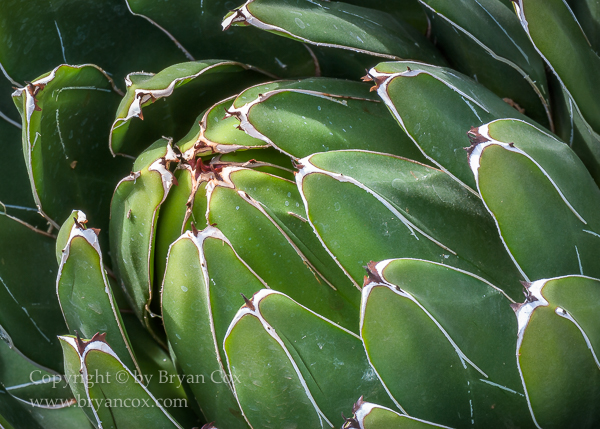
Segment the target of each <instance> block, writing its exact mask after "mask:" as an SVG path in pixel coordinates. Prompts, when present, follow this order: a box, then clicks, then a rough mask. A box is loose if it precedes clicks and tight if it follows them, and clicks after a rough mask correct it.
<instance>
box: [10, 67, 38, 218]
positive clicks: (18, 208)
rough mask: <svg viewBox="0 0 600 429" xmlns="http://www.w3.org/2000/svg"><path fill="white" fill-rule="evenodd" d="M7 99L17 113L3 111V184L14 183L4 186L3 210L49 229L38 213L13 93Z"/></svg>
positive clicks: (11, 110)
mask: <svg viewBox="0 0 600 429" xmlns="http://www.w3.org/2000/svg"><path fill="white" fill-rule="evenodd" d="M1 80H2V77H1V76H0V81H1ZM5 101H8V103H10V104H9V105H8V107H10V108H11V109H10V113H14V115H11V116H16V118H14V119H13V118H12V117H9V116H8V115H5V111H0V150H2V157H1V158H0V183H7V184H8V183H10V186H2V187H0V211H2V212H4V213H6V214H8V215H11V216H15V217H17V218H19V219H21V220H23V221H26V222H28V223H30V224H32V225H34V226H36V227H39V228H46V221H45V219H44V218H43V217H42V216H40V215H39V214H38V213H37V207H36V206H35V201H34V200H33V196H32V195H31V185H30V183H29V176H28V174H27V168H26V167H25V163H24V162H23V145H22V144H21V122H20V120H19V114H18V113H17V111H16V110H15V109H14V107H13V106H14V103H13V102H12V99H11V98H10V96H9V97H7V99H6V100H5ZM8 103H7V104H8ZM13 111H14V112H13ZM6 113H8V109H7V112H6ZM5 116H6V117H5Z"/></svg>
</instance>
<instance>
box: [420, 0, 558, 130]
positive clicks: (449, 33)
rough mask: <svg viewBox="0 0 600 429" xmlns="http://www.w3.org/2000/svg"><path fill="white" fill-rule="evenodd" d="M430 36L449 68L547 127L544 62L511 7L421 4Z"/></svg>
mask: <svg viewBox="0 0 600 429" xmlns="http://www.w3.org/2000/svg"><path fill="white" fill-rule="evenodd" d="M421 4H422V5H423V6H424V7H425V9H426V11H427V13H428V17H429V19H430V22H431V37H432V38H433V40H435V42H436V47H437V48H438V49H440V50H441V51H442V52H443V53H444V54H445V55H446V58H448V60H449V62H450V63H451V64H452V66H453V67H454V68H455V69H457V70H458V71H460V72H461V73H464V74H466V75H468V76H471V77H472V78H473V79H475V80H476V81H477V82H479V83H481V84H482V85H484V86H485V87H486V88H488V89H490V90H492V91H493V92H494V93H495V94H496V95H498V96H499V97H500V98H506V99H509V100H511V101H512V102H514V103H516V104H517V105H518V106H520V107H521V108H522V109H524V110H525V114H526V115H528V116H530V117H531V118H533V119H534V120H536V121H538V122H539V123H540V124H543V125H545V126H549V124H550V122H551V120H552V118H551V117H550V99H549V97H550V94H549V92H548V85H547V83H546V75H545V71H544V63H543V61H542V59H541V58H540V56H539V55H538V53H537V52H536V51H535V48H534V47H533V45H532V44H531V42H530V41H529V39H528V38H527V34H526V33H525V31H523V28H522V27H521V25H520V23H519V19H518V18H517V17H516V16H515V13H514V11H513V10H512V6H510V7H506V5H505V4H503V3H502V2H501V1H500V0H461V1H455V2H448V1H443V0H421Z"/></svg>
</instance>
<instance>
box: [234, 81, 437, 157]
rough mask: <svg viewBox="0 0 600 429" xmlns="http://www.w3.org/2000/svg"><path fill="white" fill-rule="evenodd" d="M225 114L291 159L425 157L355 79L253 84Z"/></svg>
mask: <svg viewBox="0 0 600 429" xmlns="http://www.w3.org/2000/svg"><path fill="white" fill-rule="evenodd" d="M227 112H228V114H229V115H234V116H236V117H237V118H238V119H239V121H240V124H239V125H240V127H241V128H242V130H244V131H245V132H246V133H248V134H249V135H250V136H252V137H255V138H257V139H260V140H262V141H264V142H265V143H267V144H269V145H271V146H274V147H276V148H277V149H279V150H280V151H282V152H283V153H286V154H288V155H290V156H292V157H296V158H302V157H304V156H307V155H310V154H312V153H315V152H326V151H330V150H339V149H364V150H373V151H377V152H385V153H392V154H395V155H400V156H404V157H407V158H411V159H416V160H418V161H426V160H425V158H423V156H422V155H421V154H420V153H419V151H418V149H417V148H416V147H415V146H414V144H413V143H412V142H411V140H410V139H409V138H408V136H407V135H406V134H405V133H404V132H403V131H402V130H401V129H399V128H398V126H397V124H396V122H395V121H394V119H393V118H392V117H391V116H390V114H389V112H388V111H387V109H386V107H385V105H384V104H383V103H381V101H380V100H379V98H378V97H377V96H376V95H375V94H371V93H369V87H368V85H366V84H362V83H359V82H349V81H344V80H337V79H328V78H312V79H304V80H298V81H283V82H273V83H268V84H264V85H257V86H255V87H252V88H249V89H247V90H246V91H244V92H242V93H241V94H240V95H239V96H238V97H237V98H236V99H235V101H234V102H233V105H232V107H231V108H230V109H228V111H227ZM291 135H293V136H294V138H290V136H291Z"/></svg>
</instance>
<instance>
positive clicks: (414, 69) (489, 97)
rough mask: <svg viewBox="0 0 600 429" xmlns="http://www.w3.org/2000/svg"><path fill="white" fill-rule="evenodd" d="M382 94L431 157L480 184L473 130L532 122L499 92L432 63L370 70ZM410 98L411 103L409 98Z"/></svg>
mask: <svg viewBox="0 0 600 429" xmlns="http://www.w3.org/2000/svg"><path fill="white" fill-rule="evenodd" d="M369 75H370V76H371V77H372V78H373V79H374V80H375V83H376V86H377V93H378V94H379V96H380V97H381V98H382V99H383V100H384V102H385V103H386V105H387V107H388V108H389V109H390V111H391V112H392V114H393V115H394V117H395V118H396V120H397V121H398V123H399V124H400V126H401V127H402V128H403V129H404V130H405V131H406V132H407V133H408V135H409V137H410V138H411V139H412V140H413V141H414V143H415V144H416V145H417V146H418V147H419V149H420V150H421V151H422V152H423V154H424V155H425V157H426V158H427V159H428V160H430V161H431V162H433V163H434V164H435V165H437V166H438V167H439V168H441V169H442V170H444V171H447V172H449V173H450V174H451V175H453V176H454V177H456V178H457V179H458V180H459V181H460V182H462V183H463V184H465V185H466V186H469V187H470V188H472V189H474V188H475V181H474V180H473V174H472V173H471V171H470V169H469V164H468V162H467V156H466V154H465V152H464V151H463V150H462V149H463V148H464V147H466V146H468V145H469V140H468V139H467V132H468V131H469V129H470V128H471V127H473V126H478V125H482V124H484V123H486V122H489V121H491V120H493V119H498V118H517V119H522V120H524V121H529V122H530V121H531V119H528V118H527V117H526V116H524V115H522V114H520V113H519V112H518V111H517V110H516V109H514V108H512V107H510V106H509V105H508V104H507V103H505V102H504V101H502V99H501V98H499V97H498V96H497V95H495V94H494V93H492V92H491V91H490V90H488V89H486V88H485V87H483V86H482V85H479V84H478V83H477V82H475V81H473V80H471V79H469V78H468V77H466V76H464V75H461V74H460V73H458V72H456V71H454V70H451V69H447V68H441V67H434V66H430V65H426V64H420V63H411V62H397V63H381V64H379V65H378V66H376V67H375V68H374V69H371V70H370V71H369ZM406 100H410V102H406Z"/></svg>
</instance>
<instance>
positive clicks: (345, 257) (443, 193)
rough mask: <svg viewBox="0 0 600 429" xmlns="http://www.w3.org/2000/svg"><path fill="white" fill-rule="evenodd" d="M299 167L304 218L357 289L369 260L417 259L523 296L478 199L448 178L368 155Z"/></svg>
mask: <svg viewBox="0 0 600 429" xmlns="http://www.w3.org/2000/svg"><path fill="white" fill-rule="evenodd" d="M298 163H299V165H300V172H299V174H297V175H296V181H297V184H298V188H299V189H300V191H301V193H302V196H303V198H304V199H305V201H306V210H307V215H306V216H307V219H308V220H309V221H310V222H311V224H312V226H313V228H314V229H315V232H316V233H317V235H318V236H319V238H320V239H321V240H322V242H323V243H324V245H325V246H326V248H327V249H328V251H329V252H330V253H331V254H332V255H334V256H335V258H336V261H338V263H339V264H340V265H341V266H342V267H343V269H344V270H345V271H346V272H347V273H348V274H349V275H350V276H351V277H352V278H353V279H354V281H355V282H356V283H357V284H360V283H361V282H362V277H363V275H364V269H363V267H364V265H365V264H367V263H369V261H372V260H375V261H380V260H384V259H389V258H400V257H416V258H421V259H427V260H430V261H434V262H440V263H443V264H447V265H450V266H454V267H457V268H461V269H464V270H467V271H470V272H473V273H476V274H477V275H479V276H482V277H484V278H486V279H488V280H490V281H492V282H494V284H497V285H499V286H500V287H502V288H503V289H504V290H506V292H507V293H508V294H509V295H510V296H511V297H513V298H517V297H520V296H521V287H520V285H519V273H518V271H517V269H516V268H515V267H514V265H513V264H512V262H511V261H510V259H509V257H508V255H507V254H506V252H505V250H504V248H503V246H502V243H501V241H500V239H499V238H498V233H497V230H496V226H495V225H494V223H493V220H492V218H491V217H490V216H488V215H487V214H486V213H485V207H484V206H483V204H482V203H481V200H480V199H479V198H478V197H477V196H475V195H473V194H472V193H470V192H468V191H467V190H466V189H465V188H463V187H462V186H460V184H458V183H456V182H455V181H454V180H452V178H451V177H450V176H448V175H447V174H445V173H444V172H442V171H440V170H437V169H434V168H431V167H428V166H425V165H422V164H419V163H417V162H414V161H410V160H406V159H403V158H398V157H394V156H392V155H386V154H377V153H372V152H365V151H335V152H327V153H321V154H315V155H312V156H309V157H306V158H304V159H301V160H300V161H298ZM440 213H443V216H441V215H440Z"/></svg>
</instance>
